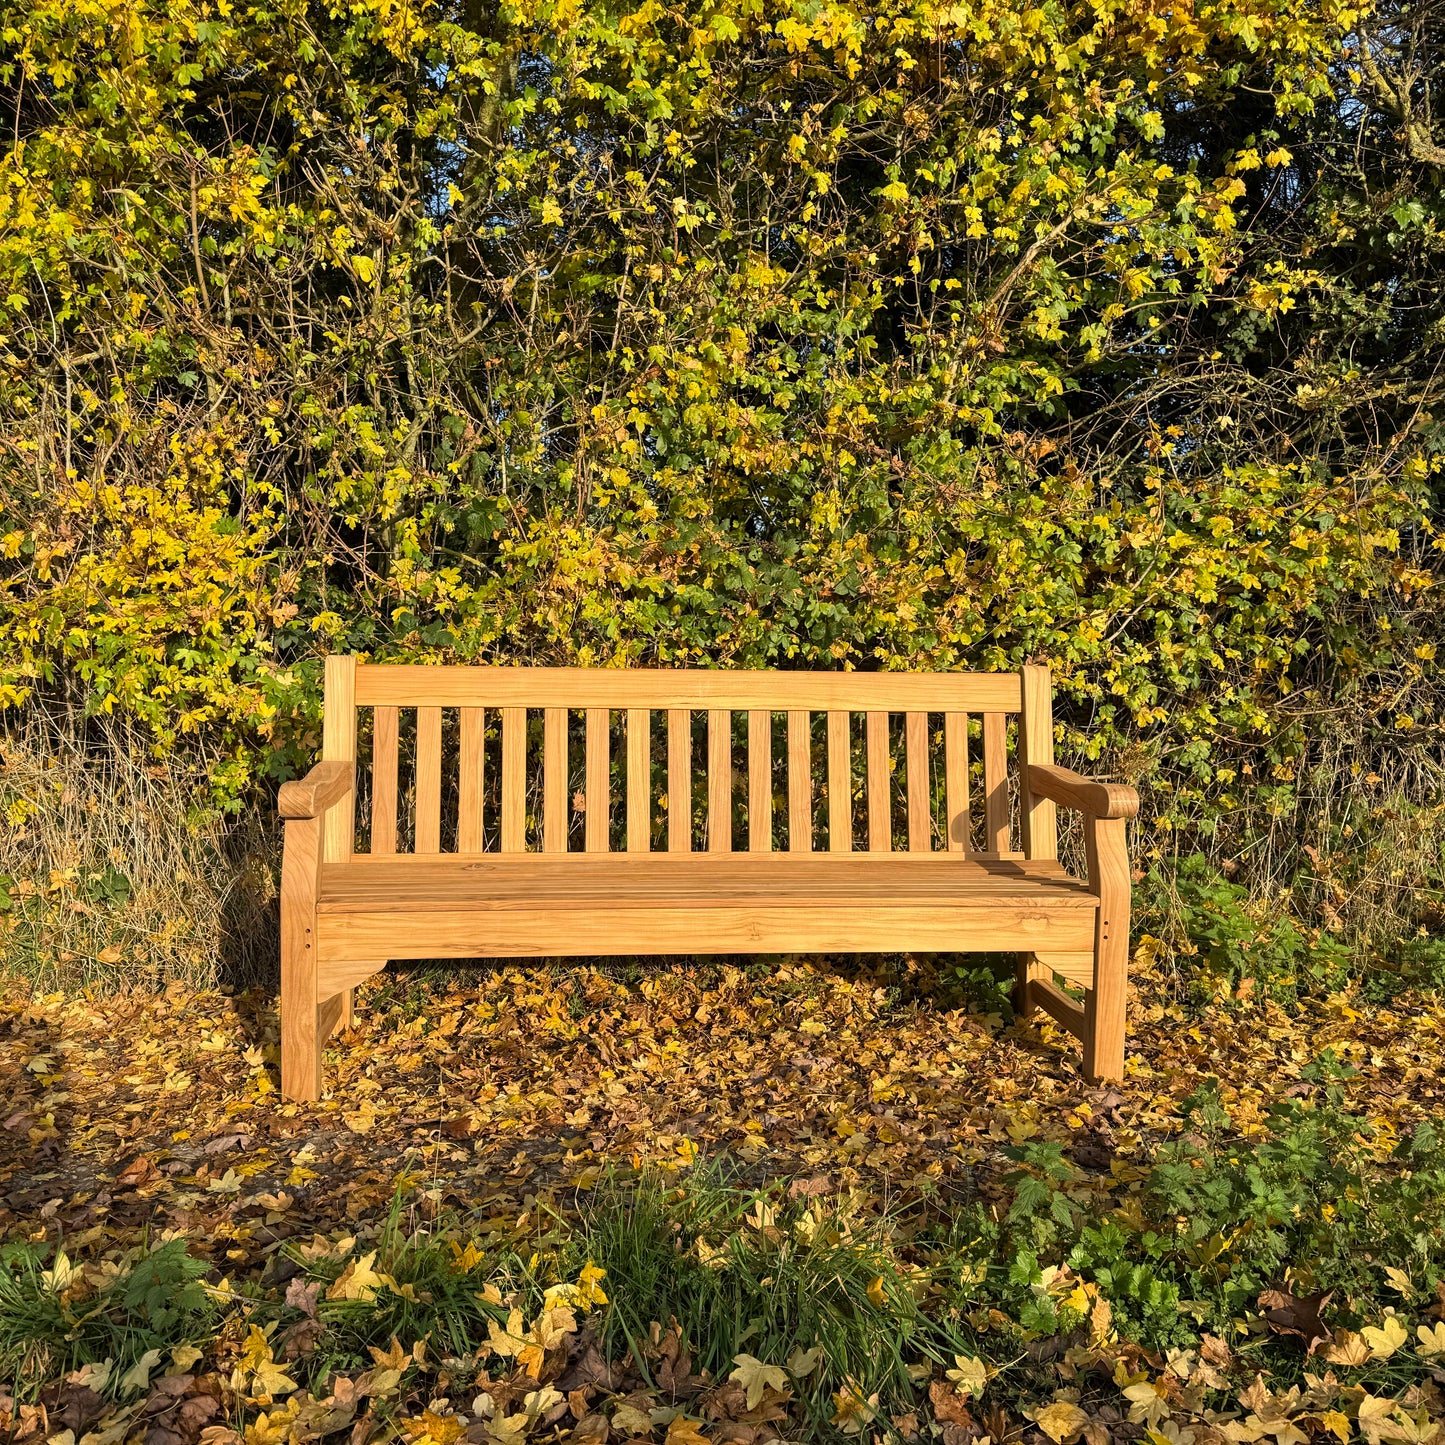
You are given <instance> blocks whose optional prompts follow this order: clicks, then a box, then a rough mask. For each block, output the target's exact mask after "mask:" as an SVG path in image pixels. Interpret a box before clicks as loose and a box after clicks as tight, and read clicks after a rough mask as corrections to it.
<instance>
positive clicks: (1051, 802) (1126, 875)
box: [1014, 666, 1139, 1081]
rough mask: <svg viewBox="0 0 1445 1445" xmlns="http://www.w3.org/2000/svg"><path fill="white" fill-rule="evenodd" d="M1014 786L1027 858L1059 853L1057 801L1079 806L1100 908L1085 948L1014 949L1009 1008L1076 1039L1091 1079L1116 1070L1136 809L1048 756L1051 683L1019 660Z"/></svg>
mask: <svg viewBox="0 0 1445 1445" xmlns="http://www.w3.org/2000/svg"><path fill="white" fill-rule="evenodd" d="M1019 787H1020V809H1021V812H1022V815H1023V829H1024V855H1025V857H1027V858H1029V859H1030V860H1034V859H1039V858H1056V857H1057V856H1058V822H1057V816H1058V815H1057V809H1058V808H1059V807H1063V808H1068V809H1070V810H1072V811H1076V812H1079V813H1080V814H1082V817H1083V825H1084V852H1085V857H1086V859H1087V862H1088V869H1089V889H1090V891H1091V892H1092V893H1093V894H1094V895H1095V896H1096V897H1097V898H1098V900H1099V911H1098V915H1097V919H1096V922H1095V930H1094V947H1093V950H1092V952H1091V953H1088V954H1083V955H1077V954H1041V953H1021V954H1020V955H1019V961H1018V972H1017V975H1016V979H1015V988H1014V1003H1015V1007H1016V1008H1017V1010H1018V1012H1019V1013H1020V1014H1021V1015H1022V1016H1023V1017H1025V1018H1027V1017H1029V1016H1030V1015H1031V1014H1032V1013H1033V1012H1034V1010H1035V1009H1043V1010H1044V1012H1046V1013H1048V1014H1049V1015H1051V1016H1052V1017H1053V1018H1054V1019H1055V1020H1056V1021H1057V1022H1058V1023H1059V1024H1061V1025H1062V1026H1063V1027H1064V1028H1066V1029H1068V1031H1069V1032H1070V1033H1072V1034H1073V1035H1074V1036H1075V1037H1076V1038H1078V1039H1079V1040H1080V1041H1081V1042H1082V1043H1083V1046H1084V1072H1085V1073H1086V1074H1087V1075H1088V1077H1089V1078H1090V1079H1091V1080H1095V1081H1097V1080H1100V1079H1119V1078H1122V1077H1123V1075H1124V1044H1125V1033H1126V1026H1125V1002H1126V999H1127V996H1128V991H1129V912H1130V906H1131V901H1132V892H1133V887H1132V880H1131V877H1130V865H1129V846H1128V836H1127V832H1126V829H1127V826H1128V824H1127V820H1128V819H1129V818H1132V817H1133V816H1134V815H1135V814H1136V813H1137V812H1138V811H1139V795H1138V794H1137V793H1136V792H1135V791H1134V789H1132V788H1128V787H1124V786H1122V785H1119V784H1106V783H1095V782H1092V781H1090V780H1089V779H1088V778H1083V777H1080V776H1079V775H1078V774H1077V773H1074V772H1071V771H1069V769H1067V768H1060V767H1056V766H1055V765H1054V718H1053V683H1052V679H1051V677H1050V675H1049V670H1048V668H1046V667H1034V666H1028V667H1025V668H1024V669H1023V710H1022V714H1021V716H1020V719H1019ZM1056 973H1057V974H1060V975H1062V976H1064V977H1066V978H1071V979H1076V978H1080V977H1082V978H1083V979H1084V980H1086V982H1085V987H1084V999H1083V1002H1082V1003H1079V1002H1078V1001H1076V1000H1075V999H1073V998H1071V997H1070V996H1069V995H1068V994H1066V993H1065V992H1064V991H1063V990H1062V989H1061V988H1059V987H1058V986H1057V985H1056V984H1055V983H1054V975H1055V974H1056Z"/></svg>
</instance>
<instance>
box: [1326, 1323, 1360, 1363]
mask: <svg viewBox="0 0 1445 1445" xmlns="http://www.w3.org/2000/svg"><path fill="white" fill-rule="evenodd" d="M1323 1354H1324V1357H1325V1362H1326V1363H1327V1364H1331V1365H1363V1364H1364V1363H1365V1362H1366V1361H1367V1360H1368V1359H1369V1358H1370V1347H1369V1345H1367V1344H1366V1343H1365V1341H1364V1339H1363V1337H1362V1336H1360V1335H1357V1334H1356V1333H1355V1332H1354V1331H1353V1330H1336V1331H1335V1337H1334V1341H1333V1342H1332V1343H1331V1344H1329V1345H1326V1346H1325V1348H1324V1351H1323Z"/></svg>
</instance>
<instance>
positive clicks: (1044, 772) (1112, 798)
mask: <svg viewBox="0 0 1445 1445" xmlns="http://www.w3.org/2000/svg"><path fill="white" fill-rule="evenodd" d="M1029 790H1030V791H1031V792H1032V793H1034V794H1036V795H1037V796H1038V797H1040V798H1050V799H1052V800H1053V801H1054V802H1055V803H1057V804H1059V806H1060V807H1062V808H1073V809H1075V810H1077V811H1078V812H1080V813H1089V814H1091V815H1092V816H1093V817H1095V818H1132V817H1133V816H1134V815H1135V814H1136V813H1137V812H1138V811H1139V794H1138V793H1137V792H1136V791H1135V790H1134V789H1133V788H1131V787H1129V786H1128V784H1126V783H1096V782H1094V781H1093V779H1092V778H1085V777H1083V776H1081V775H1080V774H1078V773H1076V772H1073V771H1072V770H1071V769H1069V768H1060V767H1055V766H1054V764H1052V763H1030V764H1029Z"/></svg>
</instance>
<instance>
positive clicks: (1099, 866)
mask: <svg viewBox="0 0 1445 1445" xmlns="http://www.w3.org/2000/svg"><path fill="white" fill-rule="evenodd" d="M1095 786H1100V785H1098V784H1096V785H1095ZM1129 791H1130V792H1131V793H1132V792H1133V789H1132V788H1131V789H1129ZM1125 827H1126V823H1125V819H1124V818H1122V817H1101V816H1099V815H1098V814H1096V813H1086V814H1085V815H1084V847H1085V852H1086V854H1087V857H1088V862H1089V887H1090V889H1091V890H1092V891H1093V892H1094V893H1095V894H1096V895H1097V896H1098V899H1099V912H1098V917H1097V919H1096V920H1095V924H1094V986H1093V988H1091V989H1089V990H1088V992H1087V993H1086V994H1085V996H1084V1072H1085V1074H1087V1075H1088V1077H1089V1078H1090V1079H1120V1078H1123V1076H1124V1007H1125V999H1126V996H1127V994H1128V991H1129V905H1130V895H1131V892H1132V884H1131V880H1130V876H1129V846H1128V841H1127V839H1126V837H1125V831H1124V830H1125Z"/></svg>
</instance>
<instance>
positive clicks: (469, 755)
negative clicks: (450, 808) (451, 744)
mask: <svg viewBox="0 0 1445 1445" xmlns="http://www.w3.org/2000/svg"><path fill="white" fill-rule="evenodd" d="M461 713H462V716H461V724H460V734H459V738H458V746H457V852H458V853H480V852H481V851H482V847H483V833H482V784H483V781H484V778H483V773H484V769H485V766H486V755H485V744H486V739H487V730H486V714H485V713H484V712H483V710H482V709H481V708H479V707H464V708H463V709H462V710H461Z"/></svg>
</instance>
